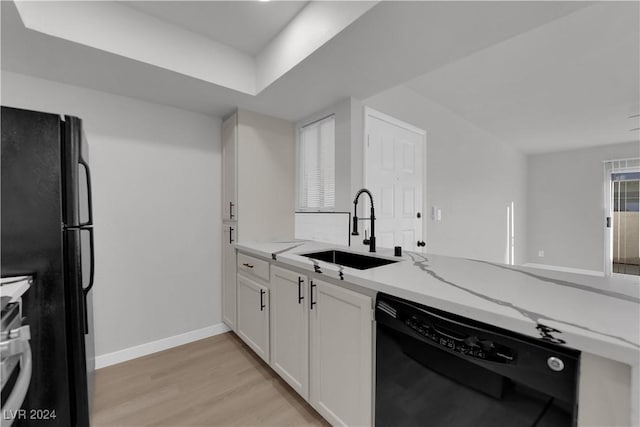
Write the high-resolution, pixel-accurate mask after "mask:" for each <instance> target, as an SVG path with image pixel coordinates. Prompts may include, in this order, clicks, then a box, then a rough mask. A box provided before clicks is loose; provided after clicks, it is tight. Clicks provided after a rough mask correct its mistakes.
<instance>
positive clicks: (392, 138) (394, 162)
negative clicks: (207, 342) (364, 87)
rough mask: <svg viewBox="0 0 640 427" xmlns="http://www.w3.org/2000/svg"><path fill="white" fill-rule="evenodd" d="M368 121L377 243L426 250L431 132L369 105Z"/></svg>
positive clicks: (368, 182)
mask: <svg viewBox="0 0 640 427" xmlns="http://www.w3.org/2000/svg"><path fill="white" fill-rule="evenodd" d="M365 121H366V123H365V128H366V134H365V138H366V140H365V147H364V159H365V163H364V171H365V177H364V186H365V187H366V188H368V189H369V190H370V191H371V192H372V193H373V198H374V202H375V210H376V212H375V213H376V243H377V245H378V246H380V247H387V248H392V247H394V246H402V247H403V248H404V249H405V250H410V251H421V250H422V248H423V247H424V246H423V245H422V243H420V245H422V246H420V245H419V244H418V242H423V241H424V240H425V236H424V234H423V219H424V205H423V198H424V185H425V173H424V169H425V139H426V137H425V135H426V134H425V132H424V131H423V130H421V129H418V128H415V127H413V126H411V125H408V124H405V123H403V122H400V121H398V120H396V119H394V118H392V117H389V116H387V115H385V114H382V113H379V112H377V111H374V110H371V109H369V108H367V110H366V118H365ZM365 205H366V203H365ZM366 206H368V205H366ZM364 212H365V215H367V217H368V210H365V211H364ZM365 224H367V222H365ZM365 228H366V227H365Z"/></svg>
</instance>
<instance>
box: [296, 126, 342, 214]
mask: <svg viewBox="0 0 640 427" xmlns="http://www.w3.org/2000/svg"><path fill="white" fill-rule="evenodd" d="M299 154H300V159H299V162H300V163H299V164H300V167H299V173H300V176H299V191H300V194H299V204H300V209H302V210H331V209H334V207H335V118H334V116H329V117H327V118H325V119H322V120H319V121H317V122H313V123H310V124H308V125H307V126H304V127H303V128H302V129H300V146H299Z"/></svg>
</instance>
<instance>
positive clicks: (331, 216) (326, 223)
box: [295, 212, 351, 246]
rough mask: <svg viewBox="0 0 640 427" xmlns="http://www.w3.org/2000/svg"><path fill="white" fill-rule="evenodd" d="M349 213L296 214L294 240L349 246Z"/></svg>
mask: <svg viewBox="0 0 640 427" xmlns="http://www.w3.org/2000/svg"><path fill="white" fill-rule="evenodd" d="M350 220H351V214H350V213H349V212H296V214H295V237H296V239H304V240H315V241H318V242H326V243H334V244H336V245H343V246H349V234H350V232H351V228H350Z"/></svg>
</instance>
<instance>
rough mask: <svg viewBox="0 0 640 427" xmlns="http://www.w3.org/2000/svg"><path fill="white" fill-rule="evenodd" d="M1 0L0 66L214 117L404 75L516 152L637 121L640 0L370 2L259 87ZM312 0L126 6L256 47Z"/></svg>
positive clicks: (357, 89)
mask: <svg viewBox="0 0 640 427" xmlns="http://www.w3.org/2000/svg"><path fill="white" fill-rule="evenodd" d="M1 3H2V69H3V70H4V71H13V72H18V73H22V74H27V75H32V76H36V77H40V78H45V79H49V80H54V81H59V82H63V83H68V84H73V85H77V86H82V87H87V88H91V89H97V90H101V91H106V92H110V93H114V94H118V95H124V96H130V97H135V98H139V99H143V100H147V101H150V102H156V103H161V104H166V105H171V106H175V107H178V108H183V109H187V110H192V111H197V112H202V113H205V114H210V115H214V116H224V115H226V114H228V113H230V112H231V111H232V110H233V109H235V108H237V107H240V108H246V109H250V110H253V111H257V112H262V113H266V114H271V115H274V116H277V117H282V118H284V119H288V120H292V121H297V120H300V119H302V118H304V117H306V116H309V115H311V114H313V113H314V112H316V111H318V110H321V109H323V108H326V107H327V106H329V105H331V104H333V103H335V102H338V101H340V100H343V99H345V98H346V97H349V96H351V97H354V98H357V99H366V98H368V97H370V96H373V95H375V94H377V93H379V92H381V91H383V90H387V89H390V88H393V87H395V86H398V85H405V86H406V87H409V88H410V89H411V90H413V91H415V92H417V93H419V94H421V95H422V96H424V97H426V98H428V99H429V100H431V101H433V102H436V103H439V104H441V105H443V106H444V107H446V108H447V109H449V110H451V111H453V112H454V113H456V114H458V115H460V116H461V117H463V118H465V119H466V120H468V121H470V122H472V123H474V124H475V125H476V126H478V127H480V128H482V129H485V130H486V131H488V132H490V133H491V134H493V135H495V136H496V137H498V138H500V139H503V140H504V141H505V142H508V143H512V144H514V145H515V146H517V147H518V148H520V149H522V150H523V151H525V152H541V151H549V150H557V149H562V148H574V147H577V146H587V145H594V144H597V143H599V144H603V143H612V142H624V141H623V139H624V138H626V139H625V141H629V140H633V138H634V136H633V134H632V133H629V132H628V129H630V128H632V127H638V126H637V125H635V126H631V125H630V124H629V123H627V122H626V121H625V120H629V119H627V118H626V117H628V116H629V115H632V113H635V114H638V111H636V110H637V108H638V99H639V95H638V84H637V76H638V63H639V62H640V61H639V58H638V51H639V47H640V46H639V44H640V42H639V41H638V34H639V32H640V30H639V28H640V24H639V22H638V13H637V12H638V10H637V7H638V4H637V3H625V2H603V3H596V4H593V3H584V2H482V1H471V2H380V3H378V4H377V5H374V6H373V7H370V8H369V9H366V10H364V9H363V10H361V11H360V12H358V13H359V14H361V15H360V16H359V17H357V18H355V19H354V20H353V22H350V23H348V24H345V25H344V26H343V27H339V28H337V29H334V33H335V34H333V33H332V34H329V35H325V36H326V37H325V38H324V39H322V42H321V43H317V46H314V48H313V49H312V50H310V53H309V54H307V55H306V56H304V57H302V59H300V60H299V61H298V60H297V61H296V63H295V65H293V66H291V67H290V68H287V69H286V70H285V71H284V72H283V73H282V74H280V75H279V76H276V78H275V79H274V80H273V81H272V82H271V83H269V84H267V85H266V86H265V87H264V89H261V90H260V91H258V92H257V93H252V92H251V91H245V92H244V93H243V92H242V91H238V90H234V89H233V88H231V87H225V85H224V84H212V82H211V81H207V79H204V78H199V77H197V76H196V77H194V76H193V75H189V73H185V72H180V71H179V70H178V71H176V70H173V69H170V68H167V67H163V66H158V65H157V64H153V63H152V62H150V61H147V62H145V61H142V60H140V59H136V58H132V57H127V56H126V55H123V54H118V53H114V52H109V51H105V50H101V49H96V48H95V47H90V46H88V45H86V44H83V43H79V42H78V41H77V40H76V41H72V40H69V39H65V38H63V37H53V36H51V35H48V34H45V33H43V32H39V31H33V30H29V29H27V28H25V26H24V25H23V24H22V22H21V19H20V16H19V14H18V12H17V10H16V7H15V6H14V4H13V3H12V2H7V1H2V2H1ZM143 3H144V4H143ZM282 3H289V2H282ZM316 3H317V2H309V3H307V2H295V3H292V4H290V5H289V4H286V5H285V4H280V2H269V3H258V2H221V3H220V4H218V2H171V1H170V2H134V3H127V7H126V9H130V10H132V11H133V10H135V11H136V12H137V13H141V12H144V13H145V14H150V15H153V17H154V19H157V20H166V21H167V23H169V24H171V25H173V26H179V27H180V28H181V29H183V30H185V31H188V32H190V33H194V34H196V33H197V34H198V37H202V38H207V39H211V40H214V39H215V41H216V42H218V43H222V44H225V45H228V46H230V48H233V49H237V50H238V51H242V52H243V53H242V54H243V55H246V56H248V57H250V58H258V57H259V56H260V55H262V54H263V52H264V51H265V50H268V49H269V45H273V44H274V38H275V40H276V41H277V39H278V38H279V37H282V34H283V32H286V31H287V29H290V28H291V27H292V26H293V25H294V24H296V21H297V20H299V19H300V17H301V16H303V15H304V13H305V12H306V11H308V10H309V7H310V6H314V5H315V4H316ZM320 3H323V4H327V5H328V4H330V3H334V2H329V3H327V2H320ZM348 3H349V2H342V3H341V4H342V5H343V6H348ZM355 3H358V2H355ZM262 6H276V8H274V9H269V10H270V12H268V13H267V14H265V18H264V20H265V21H268V23H267V22H265V23H264V25H262V23H260V24H255V23H256V22H257V21H260V19H262V18H256V17H255V14H256V13H258V12H259V11H260V10H261V9H260V8H261V7H262ZM280 7H281V8H283V9H282V10H281V11H282V12H281V13H280V12H279V11H276V10H275V9H277V8H280ZM272 10H273V12H271V11H272ZM330 12H331V11H329V12H328V11H327V10H323V11H322V13H324V16H323V18H324V19H325V20H326V19H328V20H329V21H325V22H330V21H331V19H335V20H337V19H338V17H335V16H334V17H332V16H331V15H330ZM332 13H334V14H335V13H337V12H335V11H334V12H332ZM275 15H277V16H275ZM294 15H295V16H294ZM260 16H262V15H260ZM316 16H317V15H316ZM207 17H209V18H207ZM312 18H314V19H315V18H316V17H312ZM216 20H222V22H217V21H216ZM248 20H249V23H250V24H248ZM207 22H210V23H211V24H210V25H209V24H207ZM214 22H216V23H215V24H214ZM309 22H316V23H317V21H313V19H311V20H310V21H309V20H307V24H308V23H309ZM254 24H255V25H256V29H255V31H253V29H252V28H253V26H254ZM225 25H226V27H225ZM214 27H215V28H214ZM313 27H314V29H315V30H316V31H319V30H322V25H313ZM222 28H227V29H225V30H224V31H222V30H221V29H222ZM229 28H231V29H229ZM278 28H279V29H278ZM219 30H220V33H216V31H219ZM298 30H300V28H298ZM248 33H250V34H248ZM274 33H277V34H275V35H274ZM265 46H266V47H265ZM256 52H258V53H256ZM256 60H257V59H256ZM634 61H635V62H634ZM622 112H624V114H622V116H624V117H623V118H622V119H621V118H620V117H621V113H622ZM631 124H633V123H631ZM620 126H622V129H624V132H623V131H620V129H621V128H620ZM558 138H561V141H560V142H559V141H558ZM635 138H637V132H636V136H635ZM551 141H554V142H551Z"/></svg>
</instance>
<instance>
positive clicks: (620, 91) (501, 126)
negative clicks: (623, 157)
mask: <svg viewBox="0 0 640 427" xmlns="http://www.w3.org/2000/svg"><path fill="white" fill-rule="evenodd" d="M639 6H640V3H638V2H627V3H617V4H616V3H602V4H597V5H593V6H591V7H588V8H585V9H582V10H579V11H577V12H575V13H573V14H571V15H569V16H566V17H564V18H562V19H559V20H557V21H553V22H550V23H548V24H546V25H543V26H541V27H539V28H536V29H534V30H532V31H529V32H527V33H524V34H521V35H519V36H516V37H513V38H511V39H509V40H505V41H503V42H501V43H498V44H496V45H494V46H491V47H490V48H488V49H484V50H482V51H479V52H476V53H474V54H472V55H469V56H467V57H465V58H462V59H460V60H458V61H455V62H453V63H451V64H447V65H445V66H443V67H441V68H439V69H437V70H434V71H432V72H430V73H428V74H425V75H423V76H420V77H418V78H416V79H414V80H411V81H410V82H408V83H407V86H408V87H409V88H410V89H412V90H414V91H416V92H418V93H419V94H421V95H422V96H424V97H426V98H428V99H430V100H432V101H434V102H436V103H438V104H440V105H442V106H444V107H446V108H447V109H449V110H451V111H453V112H455V113H456V114H458V115H460V116H462V117H463V118H465V119H467V120H468V121H470V122H472V123H474V124H475V125H477V126H479V127H481V128H483V129H484V130H486V131H488V132H489V133H491V134H493V135H495V136H498V137H499V138H501V139H502V140H504V141H507V142H509V143H510V144H513V145H515V146H516V147H518V148H519V149H521V150H522V151H524V152H527V153H536V152H548V151H553V150H557V149H570V148H578V147H585V146H595V145H602V144H603V142H604V143H618V142H630V141H634V140H638V136H639V135H640V133H639V132H638V131H633V132H630V129H632V128H637V127H638V119H637V118H635V119H633V118H632V119H630V118H629V116H632V115H635V114H638V113H640V105H639V102H640V95H639V94H640V39H639V37H640V25H639V16H640V7H639Z"/></svg>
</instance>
